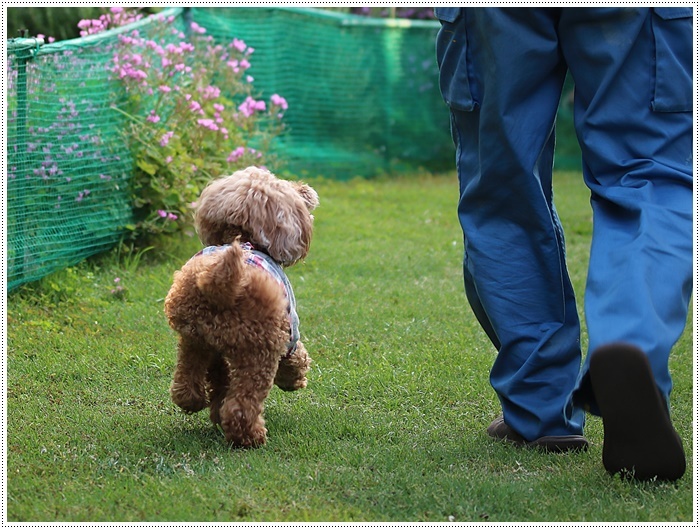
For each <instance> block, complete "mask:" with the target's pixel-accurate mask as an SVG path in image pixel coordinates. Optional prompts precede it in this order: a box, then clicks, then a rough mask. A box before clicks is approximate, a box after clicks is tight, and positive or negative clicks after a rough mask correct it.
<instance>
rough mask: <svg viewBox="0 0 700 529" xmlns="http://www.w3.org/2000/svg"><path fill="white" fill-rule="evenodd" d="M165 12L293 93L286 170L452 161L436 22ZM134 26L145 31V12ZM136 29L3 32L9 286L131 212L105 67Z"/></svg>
mask: <svg viewBox="0 0 700 529" xmlns="http://www.w3.org/2000/svg"><path fill="white" fill-rule="evenodd" d="M166 14H167V15H173V16H174V17H175V20H174V22H173V24H176V25H177V26H178V27H179V28H180V29H182V28H185V27H186V26H187V25H188V24H189V22H191V21H195V22H197V23H198V24H199V25H200V26H203V27H205V28H207V30H208V32H209V34H211V35H213V36H214V37H215V38H216V39H218V40H221V41H222V42H229V41H231V40H232V39H233V38H238V39H242V40H244V41H245V42H246V43H247V44H248V45H249V46H252V47H253V48H255V52H254V55H253V56H252V58H251V63H252V68H251V69H250V70H249V73H250V74H251V75H252V76H253V77H254V78H255V82H254V85H255V87H256V91H258V92H259V93H260V94H261V95H264V96H265V97H268V98H269V96H270V95H271V94H273V93H278V94H280V95H282V96H283V97H284V98H286V100H287V101H288V103H289V109H288V110H287V112H286V113H285V122H286V124H287V127H288V128H287V131H286V133H285V134H284V135H283V136H282V137H281V138H279V139H278V140H277V144H276V149H277V152H276V154H277V155H278V157H279V158H281V159H282V160H283V162H284V163H285V167H286V168H287V169H288V170H290V171H291V172H293V173H296V174H298V175H301V176H305V175H312V176H315V175H323V176H326V177H331V178H339V179H344V178H349V177H353V176H372V175H377V174H379V173H382V172H396V171H403V170H413V169H416V168H417V167H425V168H428V169H439V170H449V169H451V168H452V167H453V166H454V147H453V145H452V141H451V139H450V134H449V116H448V111H447V108H446V107H445V104H444V103H443V101H442V98H441V96H440V93H439V89H438V86H437V77H438V76H437V66H436V61H435V34H436V31H437V29H438V22H436V21H408V20H403V19H390V20H387V19H372V18H365V17H360V16H355V15H347V14H338V13H335V12H329V11H323V10H317V9H307V8H266V7H264V8H240V7H238V8H192V9H182V8H173V9H169V10H167V11H166ZM136 25H137V26H139V29H140V30H141V31H148V27H149V22H148V21H141V22H139V23H137V24H136ZM133 27H134V25H132V26H129V27H125V28H122V29H121V30H115V31H111V32H108V33H106V34H100V35H95V36H91V37H88V38H84V39H75V40H70V41H63V42H61V43H56V44H50V45H46V46H41V47H39V46H37V45H36V42H35V40H34V39H13V40H12V41H8V60H7V86H8V106H7V121H6V129H7V133H8V141H7V196H8V200H7V222H8V225H7V243H8V245H7V246H8V251H7V286H8V289H9V290H11V289H13V288H15V287H16V286H18V285H20V284H22V283H25V282H28V281H33V280H36V279H39V278H41V277H43V276H45V275H46V274H48V273H50V272H52V271H54V270H57V269H60V268H64V267H66V266H70V265H71V264H74V263H76V262H78V261H80V260H81V259H83V258H85V257H87V256H89V255H92V254H95V253H97V252H100V251H102V250H105V249H107V248H109V247H111V246H112V245H114V244H115V243H116V242H117V241H118V240H119V238H120V237H121V235H122V233H123V227H124V226H125V225H126V224H128V223H129V222H130V221H131V219H132V213H131V206H130V201H129V192H128V190H129V184H130V180H131V175H132V170H133V160H132V159H131V156H130V154H129V148H128V146H127V145H125V142H124V139H123V137H122V136H121V131H122V127H123V121H122V118H121V117H120V114H119V113H118V112H116V111H115V110H114V109H113V108H112V107H113V106H117V107H119V106H121V105H122V103H123V102H124V97H125V96H124V92H123V89H122V87H121V85H120V84H119V83H118V82H117V81H115V80H113V79H112V76H111V74H110V72H109V68H110V63H111V61H112V57H113V55H114V53H115V51H116V46H117V43H118V34H119V33H122V32H126V31H131V30H132V29H133ZM221 89H222V90H225V87H221ZM569 109H570V107H564V108H563V109H562V112H561V114H560V122H559V124H558V127H559V130H560V132H562V131H564V132H565V134H563V135H562V134H560V135H559V143H558V148H557V153H558V162H559V161H563V162H564V164H560V163H558V165H560V166H562V165H564V166H567V165H568V166H576V165H577V164H578V159H579V157H578V147H577V146H576V145H575V140H574V139H573V135H572V134H571V129H572V126H571V121H572V120H571V112H570V110H569ZM559 153H564V154H563V156H560V155H559Z"/></svg>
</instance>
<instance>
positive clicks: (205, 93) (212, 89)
mask: <svg viewBox="0 0 700 529" xmlns="http://www.w3.org/2000/svg"><path fill="white" fill-rule="evenodd" d="M201 92H202V97H203V98H204V99H216V98H217V97H219V96H220V95H221V90H220V89H218V88H217V87H216V86H211V85H210V86H207V87H206V88H204V90H201Z"/></svg>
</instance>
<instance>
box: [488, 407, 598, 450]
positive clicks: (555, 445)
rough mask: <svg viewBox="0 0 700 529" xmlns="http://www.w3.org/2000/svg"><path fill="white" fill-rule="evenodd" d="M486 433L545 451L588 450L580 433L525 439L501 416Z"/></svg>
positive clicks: (518, 444) (499, 438)
mask: <svg viewBox="0 0 700 529" xmlns="http://www.w3.org/2000/svg"><path fill="white" fill-rule="evenodd" d="M486 433H488V434H489V435H490V436H491V437H493V438H494V439H498V440H501V441H508V442H510V443H513V444H514V445H516V446H525V447H529V448H539V449H540V450H544V451H545V452H576V451H585V450H588V441H587V440H586V438H585V437H583V436H582V435H547V436H544V437H540V438H539V439H535V440H534V441H526V440H525V438H524V437H523V436H522V435H520V434H519V433H517V432H516V431H515V430H513V429H512V428H511V427H510V426H508V425H507V424H506V423H505V421H504V420H503V416H502V415H501V416H499V417H497V418H496V419H495V420H494V421H493V422H492V423H491V424H490V425H489V427H488V428H486Z"/></svg>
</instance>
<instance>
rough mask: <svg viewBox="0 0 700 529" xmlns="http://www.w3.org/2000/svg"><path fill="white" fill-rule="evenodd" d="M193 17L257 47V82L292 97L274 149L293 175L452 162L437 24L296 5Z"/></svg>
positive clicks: (199, 12)
mask: <svg viewBox="0 0 700 529" xmlns="http://www.w3.org/2000/svg"><path fill="white" fill-rule="evenodd" d="M192 16H193V19H194V21H195V22H197V23H198V24H199V25H200V26H203V27H205V28H207V30H208V32H209V33H210V34H211V35H213V36H214V37H216V38H217V39H220V40H221V41H229V40H230V39H231V38H233V37H237V38H239V39H243V40H244V41H245V42H246V44H248V45H249V46H252V47H253V48H255V50H256V51H255V53H254V54H253V56H252V59H251V63H252V67H251V69H250V70H249V71H250V73H251V75H252V76H253V77H254V78H255V84H256V86H257V87H258V88H260V89H262V91H263V92H264V93H266V94H271V93H279V94H281V95H282V96H283V97H285V98H286V99H287V101H288V102H289V109H288V110H287V111H286V112H285V122H286V124H287V126H288V128H289V130H288V134H287V135H286V136H285V137H284V138H283V139H282V141H281V142H280V146H279V153H280V155H281V157H282V158H283V159H284V161H285V163H287V164H288V167H289V168H290V169H291V170H292V171H294V172H296V173H301V174H303V173H304V172H308V173H311V174H321V175H327V176H331V177H335V178H346V177H352V176H357V175H360V176H367V175H376V174H377V173H378V172H382V171H397V170H404V169H411V168H413V169H415V168H417V167H418V166H424V167H428V168H441V169H446V168H449V167H451V165H452V164H453V161H452V160H453V159H454V148H453V147H452V143H451V139H450V134H449V117H448V114H447V109H446V107H445V104H444V103H443V101H442V98H441V96H440V92H439V88H438V85H437V66H436V60H435V34H436V32H437V29H438V22H437V21H409V20H405V19H394V20H387V19H373V18H366V17H360V16H353V15H346V14H339V13H335V12H331V11H323V10H316V9H300V8H296V9H292V8H288V9H285V8H201V9H193V10H192Z"/></svg>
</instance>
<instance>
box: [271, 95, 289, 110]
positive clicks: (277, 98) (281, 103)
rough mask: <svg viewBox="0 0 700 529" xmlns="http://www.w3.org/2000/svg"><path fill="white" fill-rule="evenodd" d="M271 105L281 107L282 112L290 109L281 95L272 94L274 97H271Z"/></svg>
mask: <svg viewBox="0 0 700 529" xmlns="http://www.w3.org/2000/svg"><path fill="white" fill-rule="evenodd" d="M270 103H272V104H273V105H275V106H278V107H280V108H281V109H282V110H287V108H289V105H288V104H287V100H286V99H285V98H283V97H282V96H281V95H279V94H272V96H271V97H270Z"/></svg>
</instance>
